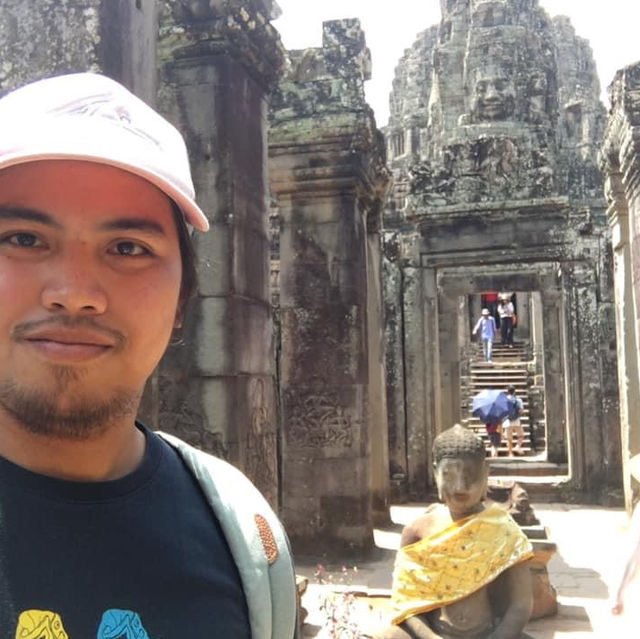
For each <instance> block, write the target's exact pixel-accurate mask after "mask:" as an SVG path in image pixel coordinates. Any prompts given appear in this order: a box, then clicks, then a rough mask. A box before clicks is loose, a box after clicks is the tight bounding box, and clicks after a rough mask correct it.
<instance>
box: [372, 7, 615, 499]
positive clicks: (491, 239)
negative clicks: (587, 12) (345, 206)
mask: <svg viewBox="0 0 640 639" xmlns="http://www.w3.org/2000/svg"><path fill="white" fill-rule="evenodd" d="M441 7H442V20H441V23H440V25H439V26H438V28H437V33H435V32H434V31H433V30H431V31H427V32H425V33H424V34H422V35H421V36H420V37H419V38H418V41H417V42H416V44H415V46H414V47H413V48H412V49H411V50H409V51H408V52H407V53H405V56H404V57H403V61H402V63H401V64H400V65H399V67H398V71H397V73H398V76H397V78H396V82H395V83H394V94H393V95H392V98H391V104H392V105H395V110H394V109H392V112H391V117H390V121H389V126H388V127H387V128H386V129H385V135H386V136H387V143H388V149H389V151H390V153H391V154H392V157H391V165H392V167H393V169H394V177H395V179H396V184H397V185H398V186H396V187H395V191H394V197H393V199H392V200H390V201H389V203H388V205H387V210H386V211H385V217H384V220H385V224H386V225H387V228H389V229H391V230H392V231H393V233H394V234H395V235H396V237H399V238H401V237H403V236H405V237H409V236H411V237H415V236H414V234H415V232H416V231H417V233H418V234H419V238H420V239H419V242H418V248H417V250H414V249H411V250H409V252H408V253H403V252H402V251H401V252H400V255H399V257H397V259H396V260H395V268H396V269H399V270H400V271H401V272H402V274H403V277H401V278H398V277H397V276H396V278H395V279H396V280H398V279H400V280H401V281H402V282H403V285H402V286H403V290H402V296H403V298H404V300H405V307H404V314H403V316H402V317H401V321H402V322H403V323H404V327H403V331H402V339H403V343H402V344H398V342H397V340H398V339H399V331H397V329H394V333H393V339H394V340H395V341H394V342H393V343H392V344H391V351H392V352H394V351H397V350H398V349H399V348H403V352H404V366H405V368H404V372H405V378H404V384H405V386H404V388H403V392H404V395H405V397H406V398H407V400H406V402H405V404H404V406H403V409H404V410H398V407H397V402H391V401H390V402H389V407H390V410H396V411H397V413H396V414H394V415H391V416H390V418H389V423H390V427H391V428H392V429H399V428H401V424H402V420H403V419H404V420H405V423H406V433H407V435H406V436H404V435H403V434H402V432H399V431H398V432H390V435H389V439H390V442H392V444H393V445H394V446H395V448H393V449H392V454H391V459H392V460H394V463H395V466H394V468H396V467H397V468H401V467H405V468H408V469H409V470H408V482H407V487H408V492H409V494H410V495H412V496H416V497H419V496H420V495H423V494H424V492H425V490H427V489H428V488H429V485H430V482H431V479H432V478H431V477H430V474H429V469H428V468H426V469H424V468H422V467H421V466H420V461H419V460H420V459H428V453H429V451H428V449H429V447H430V442H431V441H432V438H433V437H434V436H435V434H437V432H439V430H441V429H443V428H446V427H448V426H450V425H451V423H452V422H455V421H458V420H459V419H460V418H461V417H462V414H461V397H460V385H461V375H463V374H464V371H463V362H462V361H461V357H462V356H463V355H464V353H467V352H468V344H467V341H468V336H466V335H465V331H461V330H460V326H459V323H458V321H457V320H458V316H459V315H460V313H461V312H464V309H463V310H462V311H461V309H460V307H459V299H460V298H461V297H463V296H467V295H469V294H479V293H481V292H483V291H498V290H517V291H522V292H528V293H531V294H534V293H538V292H539V293H541V296H540V297H539V298H536V299H539V300H540V305H541V307H542V308H541V309H540V310H541V312H542V316H543V326H541V327H537V330H536V334H537V335H539V336H543V337H544V349H545V351H544V355H543V357H544V367H541V369H542V368H543V369H544V376H545V388H546V423H547V449H548V456H549V459H550V461H552V462H557V463H563V462H567V461H570V462H571V467H572V483H571V487H572V488H574V489H575V490H577V491H582V492H583V493H585V494H586V495H588V496H590V497H591V498H594V499H596V498H599V497H600V495H601V493H606V492H607V491H608V490H611V489H615V487H616V486H617V485H618V484H619V480H620V452H619V435H618V428H617V420H618V408H617V390H616V384H617V382H616V364H615V362H616V357H615V349H616V345H615V335H614V333H613V321H612V318H613V314H614V310H613V298H612V279H611V271H612V268H611V266H612V252H611V249H610V247H609V235H608V228H607V226H606V223H605V218H604V209H605V202H604V200H603V198H602V197H601V191H600V189H601V185H602V181H601V178H600V176H599V173H598V171H597V166H596V150H597V148H598V144H599V139H600V137H599V136H600V135H601V133H602V116H603V113H604V109H603V106H602V105H601V103H600V101H599V97H598V94H599V83H598V79H597V76H596V74H595V64H594V62H593V57H592V55H591V51H590V48H589V46H588V44H587V43H586V42H585V41H584V40H582V39H581V38H578V37H577V36H576V34H575V31H574V30H573V28H572V27H571V25H570V23H569V21H568V20H567V19H566V18H558V19H556V20H555V21H553V22H552V21H551V20H550V19H549V17H548V16H547V15H546V13H545V12H544V10H543V9H542V8H541V7H540V6H539V4H538V2H537V0H510V1H508V2H507V1H506V0H442V2H441ZM425 34H428V36H427V35H425ZM424 54H427V55H429V56H430V59H432V60H433V77H432V79H431V80H430V82H429V83H425V84H424V85H423V89H424V91H430V94H429V96H428V98H427V96H426V95H425V94H424V91H421V92H417V93H418V95H419V96H420V97H419V100H418V99H415V94H416V92H415V91H414V92H410V93H409V95H408V97H407V98H406V99H405V98H404V97H403V95H402V91H403V90H404V89H403V87H404V86H405V85H407V84H408V70H409V69H410V68H421V67H419V66H418V65H417V64H416V62H415V57H416V56H419V55H424ZM410 61H411V63H412V64H413V67H411V66H410V64H409V62H410ZM397 92H400V93H401V94H400V95H395V93H397ZM425 105H428V108H425ZM412 109H413V111H412ZM425 120H426V125H425V124H424V122H425ZM414 122H420V123H421V126H422V127H424V129H423V130H424V131H425V133H424V134H423V135H418V136H415V135H414V136H411V135H410V134H409V131H410V129H411V126H412V125H413V123H414ZM403 132H405V134H406V136H407V139H409V138H410V139H412V140H413V141H414V144H413V145H412V146H411V148H410V149H409V150H408V151H407V149H406V148H405V149H401V147H399V146H398V144H396V143H395V142H394V139H395V140H397V139H400V138H402V137H403V136H402V134H403ZM399 150H403V151H405V152H404V153H397V151H399ZM390 232H391V231H390ZM398 244H399V245H402V242H401V241H399V242H398ZM387 268H390V267H387ZM395 272H396V273H397V272H398V270H396V271H395ZM390 293H392V298H391V299H392V300H395V299H396V298H397V295H398V292H397V290H393V291H390ZM396 307H397V304H395V303H394V304H393V309H392V310H393V312H394V314H393V315H392V316H391V318H390V324H389V326H390V327H391V328H393V327H395V325H396V324H397V322H398V318H399V316H398V315H397V314H396V313H395V310H394V309H395V308H396ZM425 354H426V355H425ZM426 359H428V360H429V363H428V364H425V363H424V360H426ZM409 363H410V364H409ZM432 368H433V370H431V369H432ZM397 370H398V367H396V369H394V370H391V369H390V371H391V372H392V373H393V374H394V375H395V377H394V378H392V377H389V378H388V382H389V385H390V387H393V386H394V384H396V381H394V380H395V379H397ZM396 396H397V392H396V391H395V390H394V389H393V388H390V389H389V390H388V397H396ZM416 398H418V399H417V400H416ZM434 403H435V405H436V406H435V408H434V407H433V404H434ZM410 404H411V408H410ZM398 443H399V444H400V447H398ZM402 446H405V449H404V451H403V450H402ZM403 455H404V457H405V458H406V460H407V461H406V462H405V463H404V466H403V464H402V463H401V462H402V458H403ZM412 468H413V470H412Z"/></svg>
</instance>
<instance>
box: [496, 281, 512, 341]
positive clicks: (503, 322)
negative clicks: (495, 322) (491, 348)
mask: <svg viewBox="0 0 640 639" xmlns="http://www.w3.org/2000/svg"><path fill="white" fill-rule="evenodd" d="M498 315H499V316H500V341H501V343H502V344H503V345H506V346H508V347H509V348H513V319H514V315H515V308H514V306H513V302H512V301H511V295H508V294H506V293H505V294H503V295H501V296H500V304H498Z"/></svg>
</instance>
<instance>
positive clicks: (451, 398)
mask: <svg viewBox="0 0 640 639" xmlns="http://www.w3.org/2000/svg"><path fill="white" fill-rule="evenodd" d="M458 318H459V308H458V295H457V294H455V295H451V296H449V295H442V294H440V295H438V328H439V340H438V341H439V344H440V353H439V355H440V393H439V395H440V415H441V419H442V422H441V423H440V424H439V425H438V426H439V429H440V430H446V429H447V428H451V427H452V426H453V425H454V424H456V423H457V422H459V421H460V347H459V341H458V332H459V328H458ZM428 346H429V345H427V347H428Z"/></svg>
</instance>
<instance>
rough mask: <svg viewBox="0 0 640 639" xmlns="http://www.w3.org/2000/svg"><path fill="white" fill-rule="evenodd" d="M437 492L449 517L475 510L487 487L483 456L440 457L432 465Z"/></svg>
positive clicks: (468, 513)
mask: <svg viewBox="0 0 640 639" xmlns="http://www.w3.org/2000/svg"><path fill="white" fill-rule="evenodd" d="M436 484H437V486H438V495H439V496H440V499H441V500H442V501H443V502H444V503H445V504H446V505H447V507H448V508H449V512H450V513H451V516H452V518H453V519H461V518H462V517H467V516H469V515H471V514H473V513H474V512H477V510H478V508H479V506H480V504H481V502H482V500H483V499H484V495H485V492H486V489H487V467H486V463H485V461H484V460H483V459H476V458H474V457H470V456H462V457H458V458H455V459H443V460H441V461H440V463H439V464H438V465H437V466H436Z"/></svg>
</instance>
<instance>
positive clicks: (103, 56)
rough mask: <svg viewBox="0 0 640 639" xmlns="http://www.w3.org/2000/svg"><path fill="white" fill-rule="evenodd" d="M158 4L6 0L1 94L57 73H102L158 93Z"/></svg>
mask: <svg viewBox="0 0 640 639" xmlns="http://www.w3.org/2000/svg"><path fill="white" fill-rule="evenodd" d="M157 26H158V24H157V15H156V10H155V6H154V3H150V2H144V3H143V2H136V0H7V1H6V2H3V3H2V6H1V7H0V33H1V34H2V38H0V60H2V62H1V63H0V93H5V92H7V91H10V90H11V89H13V88H15V87H18V86H21V85H22V84H25V83H26V82H28V81H32V80H37V79H40V78H44V77H47V76H50V75H55V74H57V73H71V72H74V71H100V72H102V73H106V74H107V75H109V76H111V77H113V78H115V79H117V80H119V81H120V82H122V83H123V84H124V85H125V86H127V87H129V88H130V89H131V90H133V91H134V92H135V93H136V94H137V95H140V96H141V97H143V98H144V99H146V100H149V101H151V102H152V103H153V101H154V99H155V96H154V91H155V59H156V58H155V42H156V33H157Z"/></svg>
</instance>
